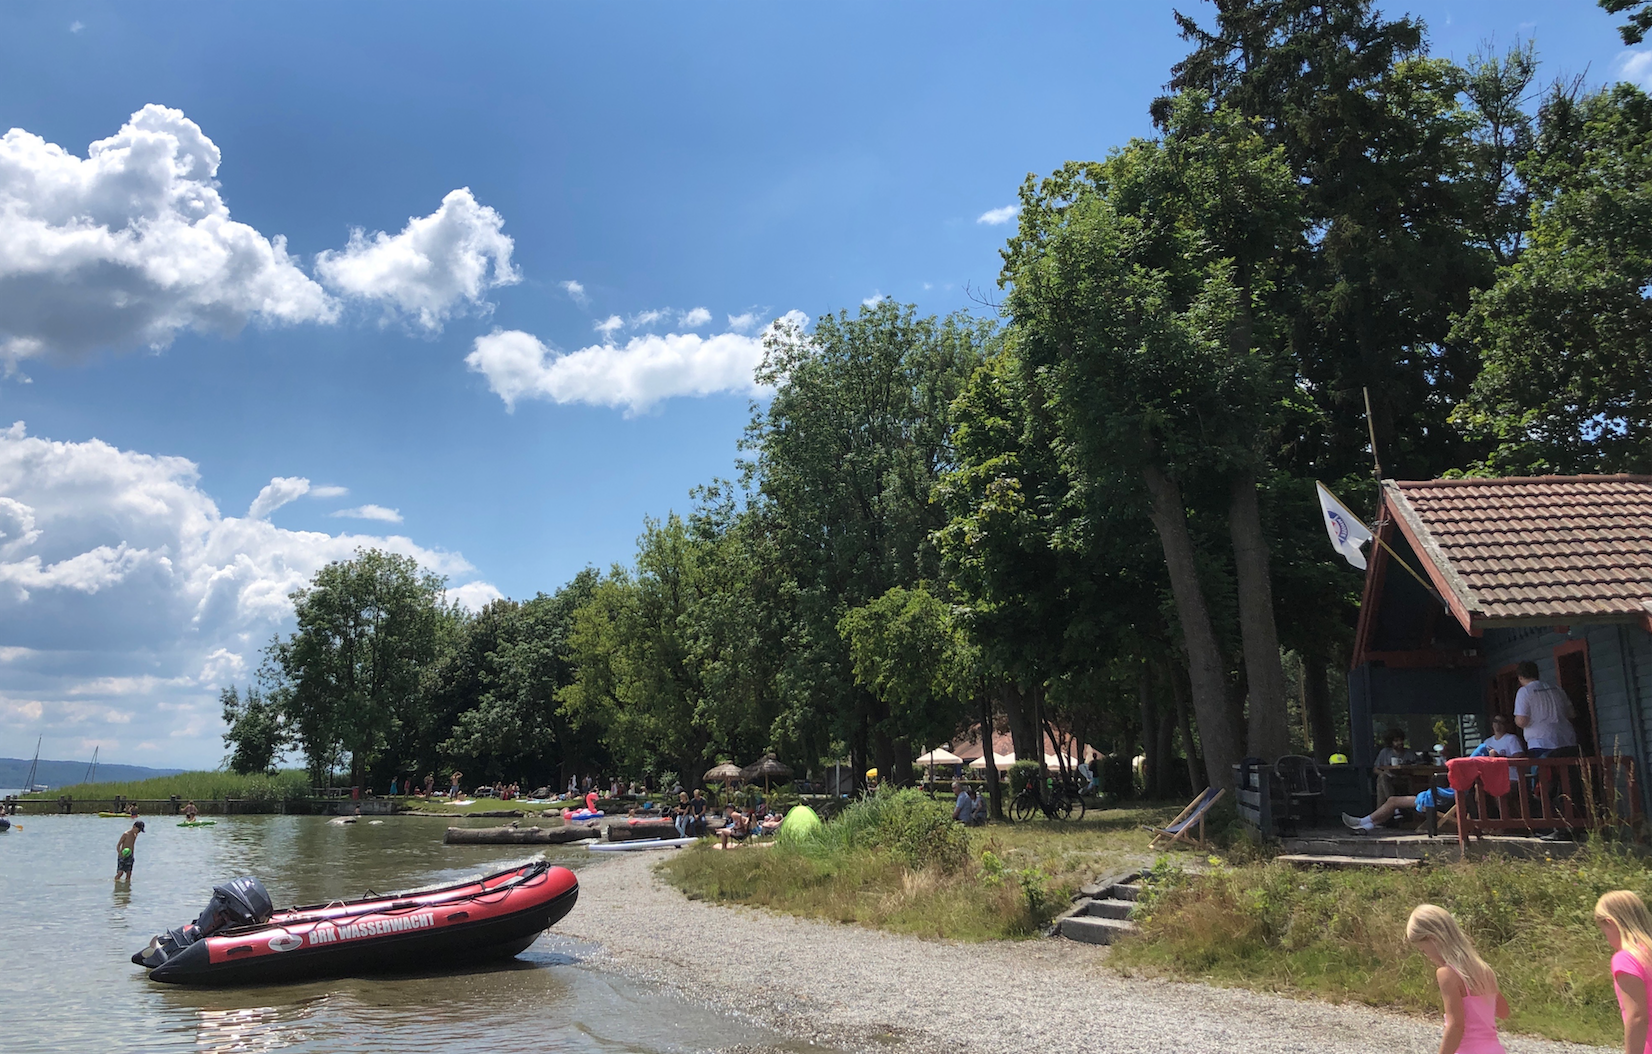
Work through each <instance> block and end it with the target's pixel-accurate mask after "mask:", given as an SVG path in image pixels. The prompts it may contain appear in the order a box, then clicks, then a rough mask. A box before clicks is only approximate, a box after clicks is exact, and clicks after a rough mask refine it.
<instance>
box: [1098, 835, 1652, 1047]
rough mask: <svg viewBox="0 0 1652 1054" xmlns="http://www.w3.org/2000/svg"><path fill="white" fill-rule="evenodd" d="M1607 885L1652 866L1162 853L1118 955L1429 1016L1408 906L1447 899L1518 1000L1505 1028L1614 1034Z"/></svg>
mask: <svg viewBox="0 0 1652 1054" xmlns="http://www.w3.org/2000/svg"><path fill="white" fill-rule="evenodd" d="M1609 889H1633V890H1635V891H1636V892H1638V893H1640V894H1641V896H1642V897H1647V898H1649V899H1652V876H1649V873H1648V871H1647V868H1646V866H1645V865H1644V864H1643V863H1642V862H1641V861H1639V860H1636V859H1634V858H1632V857H1626V856H1624V855H1621V854H1619V853H1615V852H1612V851H1610V850H1608V849H1591V850H1589V851H1587V852H1584V853H1582V854H1580V855H1579V856H1575V857H1571V858H1569V859H1566V860H1531V861H1516V860H1508V859H1506V858H1501V857H1493V858H1489V859H1486V860H1481V861H1474V862H1469V863H1464V864H1447V865H1437V866H1432V867H1427V868H1422V869H1418V870H1415V871H1400V872H1368V871H1341V872H1336V871H1300V870H1297V869H1295V868H1291V867H1288V866H1285V865H1282V864H1275V863H1269V862H1257V863H1249V864H1243V865H1239V866H1225V865H1221V864H1220V863H1219V862H1218V863H1217V864H1215V865H1214V866H1212V867H1211V869H1210V870H1208V871H1205V872H1203V873H1201V874H1198V875H1192V874H1188V873H1186V872H1183V871H1181V870H1179V869H1176V868H1174V867H1173V866H1171V865H1168V864H1163V865H1160V866H1159V867H1157V868H1156V869H1155V870H1154V872H1153V873H1152V874H1151V875H1150V876H1149V882H1148V890H1149V892H1148V896H1147V897H1146V898H1145V899H1144V901H1143V903H1142V906H1141V908H1140V909H1138V912H1137V914H1138V916H1139V917H1138V920H1137V921H1138V922H1139V923H1140V925H1141V926H1142V931H1141V933H1140V934H1139V935H1138V936H1137V937H1136V938H1134V939H1132V940H1129V941H1126V942H1124V943H1121V944H1118V945H1115V947H1114V951H1113V956H1112V959H1111V961H1112V963H1113V965H1114V966H1115V967H1117V968H1120V969H1124V970H1126V971H1131V972H1143V973H1149V974H1154V975H1160V976H1169V977H1177V978H1182V979H1187V980H1199V981H1206V982H1211V983H1215V984H1221V985H1230V986H1236V987H1245V988H1253V989H1258V990H1264V991H1277V992H1286V993H1293V994H1300V995H1310V996H1315V997H1319V998H1323V999H1328V1000H1331V1001H1333V1002H1341V1001H1345V1000H1351V1001H1355V1002H1360V1003H1366V1004H1369V1005H1372V1006H1380V1007H1392V1008H1399V1009H1404V1010H1407V1011H1414V1012H1417V1013H1420V1014H1426V1015H1430V1016H1432V1015H1436V1014H1438V1013H1439V1011H1440V997H1439V992H1438V990H1437V989H1436V988H1435V985H1434V976H1433V973H1434V972H1433V968H1432V967H1430V966H1429V965H1428V964H1427V962H1426V961H1425V960H1424V959H1423V958H1422V956H1420V955H1418V954H1416V953H1415V952H1414V951H1412V950H1411V949H1410V947H1409V946H1408V945H1406V943H1405V939H1404V935H1405V921H1406V918H1407V916H1409V915H1410V913H1411V909H1412V908H1414V907H1416V906H1417V905H1418V904H1421V903H1434V904H1440V905H1442V906H1444V907H1446V908H1448V909H1449V910H1451V911H1452V912H1453V913H1454V914H1455V915H1456V916H1457V918H1458V920H1459V921H1460V922H1461V923H1462V924H1463V926H1464V928H1465V929H1466V930H1467V931H1468V933H1469V936H1470V937H1471V938H1472V939H1473V940H1474V942H1475V944H1476V946H1477V947H1478V948H1479V950H1480V952H1481V954H1482V955H1484V956H1485V958H1486V960H1487V961H1488V962H1489V963H1491V965H1492V967H1493V968H1494V969H1495V970H1496V971H1497V976H1498V982H1499V984H1500V986H1501V987H1502V989H1503V992H1504V993H1505V994H1506V995H1507V996H1508V1000H1509V1003H1510V1006H1511V1007H1512V1008H1513V1011H1514V1016H1513V1017H1512V1018H1511V1020H1510V1022H1509V1025H1508V1027H1509V1028H1510V1029H1511V1030H1513V1031H1517V1032H1526V1033H1531V1034H1536V1035H1541V1036H1546V1037H1549V1038H1552V1039H1563V1040H1571V1041H1575V1042H1582V1043H1599V1044H1603V1045H1608V1046H1612V1045H1618V1044H1621V1042H1622V1037H1623V1034H1622V1026H1621V1023H1620V1021H1619V1018H1618V1010H1617V1003H1616V1000H1615V998H1614V996H1613V992H1612V984H1611V980H1610V978H1609V977H1608V975H1607V960H1608V959H1609V958H1610V951H1609V950H1608V948H1607V947H1606V944H1605V942H1604V941H1602V940H1601V937H1600V934H1599V932H1598V931H1597V930H1596V929H1595V927H1594V924H1593V922H1592V914H1593V909H1594V904H1595V900H1596V899H1597V898H1598V897H1599V896H1600V894H1601V893H1603V892H1605V891H1607V890H1609Z"/></svg>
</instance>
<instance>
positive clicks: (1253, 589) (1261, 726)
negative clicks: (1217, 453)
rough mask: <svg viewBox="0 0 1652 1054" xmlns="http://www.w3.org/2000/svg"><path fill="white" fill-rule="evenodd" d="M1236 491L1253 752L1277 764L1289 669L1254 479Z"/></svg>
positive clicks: (1231, 525)
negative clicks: (1275, 611) (1283, 654)
mask: <svg viewBox="0 0 1652 1054" xmlns="http://www.w3.org/2000/svg"><path fill="white" fill-rule="evenodd" d="M1232 489H1233V502H1232V506H1231V508H1230V509H1229V512H1228V532H1229V534H1231V535H1232V537H1233V567H1234V571H1235V577H1236V579H1237V582H1236V584H1237V586H1238V591H1239V630H1240V633H1241V634H1242V635H1243V636H1244V641H1245V677H1246V684H1247V686H1248V688H1249V690H1250V691H1249V695H1250V752H1251V753H1252V754H1253V755H1255V756H1257V757H1261V758H1266V759H1267V760H1269V761H1273V760H1274V759H1275V758H1278V757H1279V756H1280V755H1281V754H1289V753H1290V752H1291V727H1290V724H1291V719H1290V714H1289V712H1288V711H1287V709H1286V707H1285V668H1284V666H1283V665H1282V664H1281V663H1280V661H1279V631H1278V629H1277V628H1276V627H1275V625H1274V618H1273V580H1272V578H1271V576H1270V572H1269V569H1268V540H1267V538H1266V537H1265V536H1264V535H1263V533H1262V510H1261V507H1260V506H1259V505H1258V503H1257V500H1256V480H1255V478H1254V477H1253V476H1252V475H1251V474H1250V473H1248V472H1247V473H1241V474H1240V475H1238V476H1235V477H1234V479H1233V488H1232Z"/></svg>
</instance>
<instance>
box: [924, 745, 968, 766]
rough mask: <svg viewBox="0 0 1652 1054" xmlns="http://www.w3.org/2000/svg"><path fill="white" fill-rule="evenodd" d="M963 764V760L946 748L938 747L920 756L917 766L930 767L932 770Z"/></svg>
mask: <svg viewBox="0 0 1652 1054" xmlns="http://www.w3.org/2000/svg"><path fill="white" fill-rule="evenodd" d="M963 763H964V759H963V758H961V757H959V756H958V755H956V754H954V753H953V752H952V751H950V750H948V749H946V748H945V747H936V748H935V749H934V750H931V751H930V752H929V753H927V754H924V755H922V756H920V757H919V758H918V760H917V764H919V765H928V766H929V767H931V768H933V767H935V766H936V765H962V764H963Z"/></svg>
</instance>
